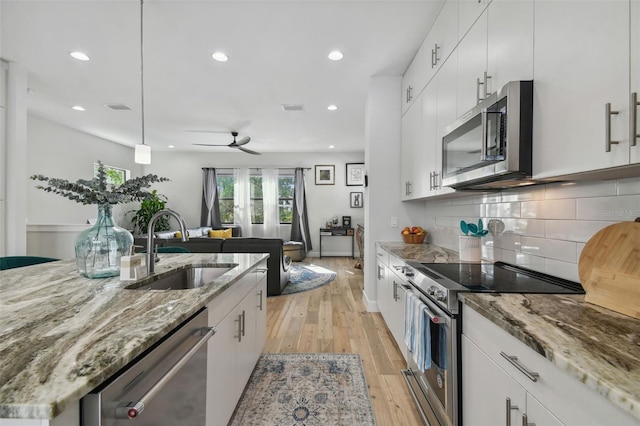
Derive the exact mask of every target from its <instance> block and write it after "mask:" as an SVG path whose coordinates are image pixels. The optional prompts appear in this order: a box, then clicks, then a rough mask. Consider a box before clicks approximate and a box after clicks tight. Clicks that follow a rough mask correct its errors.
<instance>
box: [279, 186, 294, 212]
mask: <svg viewBox="0 0 640 426" xmlns="http://www.w3.org/2000/svg"><path fill="white" fill-rule="evenodd" d="M293 182H294V177H293V176H278V217H279V218H280V223H291V219H292V218H293Z"/></svg>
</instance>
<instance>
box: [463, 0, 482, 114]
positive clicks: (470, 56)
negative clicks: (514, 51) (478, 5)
mask: <svg viewBox="0 0 640 426" xmlns="http://www.w3.org/2000/svg"><path fill="white" fill-rule="evenodd" d="M466 3H472V2H469V1H463V2H461V4H460V9H461V11H462V9H463V6H462V4H466ZM457 51H458V94H457V108H456V110H457V116H458V117H460V116H462V115H463V114H464V113H465V112H467V111H469V110H470V109H471V108H473V107H474V106H476V105H477V104H478V100H479V99H484V97H485V87H484V73H485V72H486V70H487V13H486V12H485V13H483V14H482V15H481V16H480V18H478V20H477V21H476V22H475V24H474V25H473V27H472V28H471V29H470V30H469V32H468V33H467V34H466V35H465V36H464V38H463V39H462V40H461V41H460V44H458V49H457ZM479 83H481V84H479Z"/></svg>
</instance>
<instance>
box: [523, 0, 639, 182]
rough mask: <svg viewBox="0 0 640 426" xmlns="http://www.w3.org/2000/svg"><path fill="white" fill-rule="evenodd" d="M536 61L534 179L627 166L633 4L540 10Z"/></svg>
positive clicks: (545, 4)
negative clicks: (609, 141)
mask: <svg viewBox="0 0 640 426" xmlns="http://www.w3.org/2000/svg"><path fill="white" fill-rule="evenodd" d="M595 28H597V31H596V30H594V29H595ZM605 35H606V36H605ZM534 57H535V70H534V81H535V82H534V91H535V96H534V111H533V121H534V129H535V131H534V133H533V147H534V149H533V175H534V176H533V177H534V178H543V177H551V176H559V175H564V174H569V173H576V172H583V171H590V170H597V169H602V168H607V167H614V166H619V165H623V164H628V162H629V136H628V133H629V131H628V126H627V125H626V124H627V123H628V111H629V108H628V104H629V2H628V1H571V2H568V1H540V2H536V5H535V16H534ZM607 103H611V109H612V110H614V111H620V112H619V114H617V115H612V116H610V117H607V116H606V114H605V104H607ZM608 120H610V123H611V139H613V140H614V141H619V143H618V144H616V145H611V147H610V151H607V147H606V135H605V123H606V122H607V121H608Z"/></svg>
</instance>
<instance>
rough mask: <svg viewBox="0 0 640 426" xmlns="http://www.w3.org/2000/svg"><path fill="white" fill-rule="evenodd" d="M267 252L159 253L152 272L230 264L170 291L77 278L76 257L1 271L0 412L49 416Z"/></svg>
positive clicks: (15, 415) (14, 415)
mask: <svg viewBox="0 0 640 426" xmlns="http://www.w3.org/2000/svg"><path fill="white" fill-rule="evenodd" d="M267 257H268V254H261V253H255V254H242V253H221V254H213V253H211V254H209V253H207V254H162V255H161V261H160V262H159V263H158V264H156V272H155V274H154V276H153V277H161V276H163V275H166V274H168V273H169V272H171V271H173V270H176V269H182V268H185V267H188V266H210V267H211V266H233V268H232V269H231V270H230V271H228V272H227V273H225V274H223V275H222V276H220V277H219V278H217V279H215V280H214V281H213V282H212V283H211V284H210V285H206V286H203V287H200V288H196V289H190V290H174V291H135V290H125V289H124V287H125V286H126V285H129V284H131V282H130V281H129V282H124V281H122V282H121V281H120V280H119V277H113V278H104V279H87V278H83V277H82V276H80V275H79V274H78V272H77V270H76V265H75V260H63V261H56V262H51V263H44V264H40V265H34V266H29V267H24V268H16V269H11V270H7V271H2V272H0V359H1V360H2V362H0V418H42V419H52V418H54V417H56V416H57V415H58V414H60V413H61V412H62V411H63V410H64V409H65V407H66V406H67V405H68V404H69V403H72V402H75V401H78V400H79V399H80V398H82V397H83V396H84V395H85V394H87V393H88V392H89V391H91V390H92V389H93V388H95V387H96V386H97V385H99V384H100V383H102V382H104V381H105V380H106V379H108V378H109V377H110V376H112V375H113V374H114V373H116V372H117V371H118V370H120V369H121V368H122V367H124V366H125V365H127V364H128V363H129V362H130V361H132V360H133V359H134V358H135V357H136V356H138V355H140V354H141V353H142V352H144V351H145V350H146V349H148V348H149V347H151V346H152V345H153V344H154V343H156V342H157V341H159V340H160V339H161V338H162V337H164V336H165V335H166V334H167V333H168V332H170V331H171V330H173V329H174V328H175V327H177V326H178V325H180V324H181V323H182V322H183V321H184V320H186V319H187V318H189V317H190V316H191V315H193V314H194V313H196V312H197V311H198V310H200V309H201V308H202V307H204V306H205V305H207V303H208V302H210V301H211V300H212V299H213V298H215V297H216V296H217V295H219V294H220V293H221V292H223V291H224V290H225V289H227V288H229V287H230V286H231V285H233V283H235V282H237V281H238V280H239V279H240V278H241V277H243V276H244V275H245V274H246V273H247V271H248V270H249V269H251V268H252V267H254V266H255V265H257V264H258V263H260V262H261V261H263V260H264V259H266V258H267ZM153 277H147V278H145V279H144V280H141V282H146V281H149V282H150V281H152V280H153V279H154V278H153Z"/></svg>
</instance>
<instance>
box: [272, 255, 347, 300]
mask: <svg viewBox="0 0 640 426" xmlns="http://www.w3.org/2000/svg"><path fill="white" fill-rule="evenodd" d="M290 268H291V271H290V273H289V274H290V275H289V282H288V283H287V285H286V286H285V287H284V289H283V290H282V293H280V296H282V295H285V294H292V293H299V292H301V291H307V290H313V289H314V288H318V287H321V286H323V285H326V284H329V283H330V282H331V281H333V280H334V279H335V278H336V273H335V272H333V271H332V270H330V269H327V268H323V267H322V266H318V265H313V264H310V263H303V262H296V263H292V264H291V267H290Z"/></svg>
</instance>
